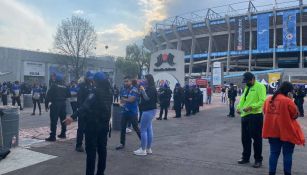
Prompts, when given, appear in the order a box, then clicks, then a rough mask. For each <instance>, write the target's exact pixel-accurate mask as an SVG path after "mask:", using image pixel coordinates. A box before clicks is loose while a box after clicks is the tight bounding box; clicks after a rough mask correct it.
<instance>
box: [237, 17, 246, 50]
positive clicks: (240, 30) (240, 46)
mask: <svg viewBox="0 0 307 175" xmlns="http://www.w3.org/2000/svg"><path fill="white" fill-rule="evenodd" d="M244 25H245V17H239V18H236V22H235V50H239V51H241V50H244V49H245V47H244V45H245V32H244V30H245V26H244Z"/></svg>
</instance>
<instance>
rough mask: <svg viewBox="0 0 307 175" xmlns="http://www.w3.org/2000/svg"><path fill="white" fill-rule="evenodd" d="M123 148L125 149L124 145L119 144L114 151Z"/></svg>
mask: <svg viewBox="0 0 307 175" xmlns="http://www.w3.org/2000/svg"><path fill="white" fill-rule="evenodd" d="M124 148H125V145H123V144H120V145H118V146H117V147H116V148H115V149H116V150H121V149H124Z"/></svg>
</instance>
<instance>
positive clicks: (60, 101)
mask: <svg viewBox="0 0 307 175" xmlns="http://www.w3.org/2000/svg"><path fill="white" fill-rule="evenodd" d="M69 97H70V92H69V89H68V88H67V87H66V86H64V85H63V83H61V82H60V81H57V82H56V83H53V84H52V86H51V87H50V89H49V90H48V92H47V96H46V100H45V107H46V109H48V105H49V102H51V106H50V131H51V132H50V137H49V138H47V139H46V141H55V140H56V137H55V136H56V128H57V122H58V118H60V120H61V125H62V131H61V134H60V135H58V137H59V138H66V125H65V124H63V122H62V121H63V120H65V118H66V100H67V98H69Z"/></svg>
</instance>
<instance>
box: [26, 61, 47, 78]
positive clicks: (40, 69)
mask: <svg viewBox="0 0 307 175" xmlns="http://www.w3.org/2000/svg"><path fill="white" fill-rule="evenodd" d="M23 70H24V75H25V76H45V63H40V62H30V61H25V62H24V67H23Z"/></svg>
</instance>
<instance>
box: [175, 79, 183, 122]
mask: <svg viewBox="0 0 307 175" xmlns="http://www.w3.org/2000/svg"><path fill="white" fill-rule="evenodd" d="M173 98H174V110H175V112H176V116H175V118H180V117H181V104H182V102H183V89H182V88H181V87H180V84H179V83H177V84H176V86H175V89H174V96H173Z"/></svg>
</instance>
